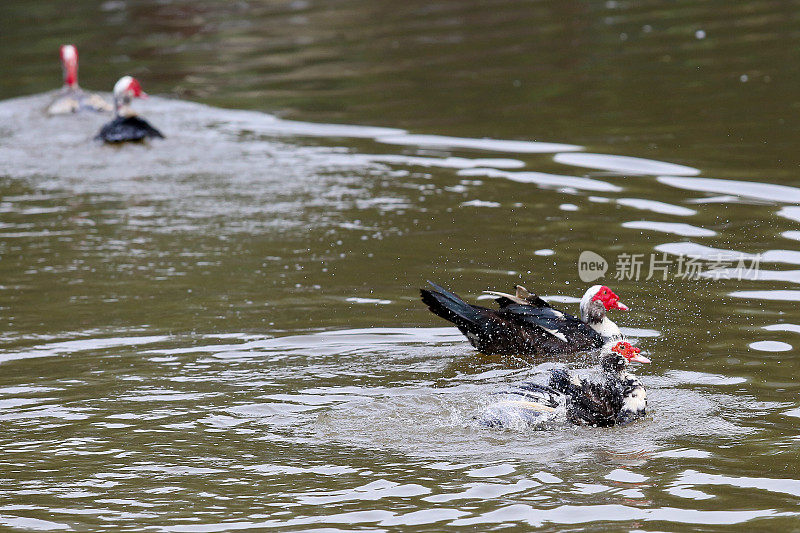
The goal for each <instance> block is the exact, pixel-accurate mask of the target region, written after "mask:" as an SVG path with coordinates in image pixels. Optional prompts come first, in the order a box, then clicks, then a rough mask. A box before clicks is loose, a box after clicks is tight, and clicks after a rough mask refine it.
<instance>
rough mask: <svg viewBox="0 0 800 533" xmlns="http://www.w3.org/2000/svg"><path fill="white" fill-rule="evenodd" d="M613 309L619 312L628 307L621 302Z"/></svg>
mask: <svg viewBox="0 0 800 533" xmlns="http://www.w3.org/2000/svg"><path fill="white" fill-rule="evenodd" d="M614 309H619V310H620V311H627V310H628V309H629V307H628V306H627V305H625V304H624V303H622V302H617V305H616V306H615V307H614ZM649 362H650V361H648V363H649Z"/></svg>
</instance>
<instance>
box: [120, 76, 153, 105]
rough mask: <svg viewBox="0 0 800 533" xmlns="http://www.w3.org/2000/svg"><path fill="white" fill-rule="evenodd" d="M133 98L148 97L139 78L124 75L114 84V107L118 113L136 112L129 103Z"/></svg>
mask: <svg viewBox="0 0 800 533" xmlns="http://www.w3.org/2000/svg"><path fill="white" fill-rule="evenodd" d="M133 98H147V93H146V92H144V91H143V90H142V86H141V85H140V84H139V80H137V79H136V78H134V77H132V76H123V77H121V78H120V79H119V81H117V83H115V84H114V109H115V111H116V113H117V114H118V115H131V114H134V113H133V111H131V110H130V108H129V107H128V105H129V104H130V103H131V100H132V99H133Z"/></svg>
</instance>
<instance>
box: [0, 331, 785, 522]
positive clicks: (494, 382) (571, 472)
mask: <svg viewBox="0 0 800 533" xmlns="http://www.w3.org/2000/svg"><path fill="white" fill-rule="evenodd" d="M65 344H66V343H64V342H55V343H44V344H40V345H37V346H34V347H31V348H29V349H26V350H20V353H19V355H20V356H21V357H22V358H27V357H43V354H49V355H50V357H47V358H45V359H43V360H42V361H41V363H40V364H39V369H40V372H41V371H45V372H46V371H47V370H48V369H49V368H50V367H64V366H65V365H66V366H69V367H72V368H75V370H78V369H84V370H85V371H89V373H88V374H86V375H85V377H80V378H77V379H75V378H72V379H63V378H58V377H56V378H55V379H48V380H45V381H41V380H37V381H38V383H37V382H32V381H28V379H29V378H34V376H35V374H29V373H27V372H25V373H24V374H27V375H23V376H20V377H18V378H17V379H16V382H17V385H16V386H14V387H6V388H2V389H0V395H1V397H0V409H2V410H3V413H2V414H1V415H0V419H2V420H3V421H4V423H5V424H6V425H7V427H8V428H9V430H10V431H9V433H14V434H16V435H21V434H24V435H26V437H24V438H16V439H14V442H10V441H9V442H6V443H4V449H5V450H6V453H7V455H6V461H7V462H6V463H5V465H6V466H7V467H10V466H11V463H13V462H14V461H16V460H18V459H21V458H22V457H23V455H24V457H25V461H26V462H28V463H29V464H37V465H38V468H39V469H41V470H46V469H48V468H52V467H54V466H55V467H56V468H57V467H58V466H57V465H59V464H60V463H61V462H62V461H64V460H66V459H69V460H70V461H71V462H72V464H73V465H74V466H73V468H72V469H71V471H70V473H69V474H67V473H66V472H64V474H63V476H60V477H58V478H57V479H53V478H50V477H46V478H37V477H28V476H26V475H23V474H22V472H19V471H18V472H17V473H15V474H11V471H10V470H7V472H9V474H8V475H7V484H6V487H5V488H4V490H3V491H2V493H3V496H4V498H9V497H12V495H14V494H23V493H24V494H28V495H34V494H35V495H36V502H37V503H35V504H33V505H27V506H24V507H18V506H17V507H9V508H8V510H15V511H16V512H20V511H22V510H25V511H28V512H31V511H36V510H39V509H41V510H47V511H48V512H49V513H51V514H50V517H51V518H50V520H49V521H48V523H47V524H42V527H44V528H56V527H57V526H58V525H60V526H61V527H66V526H67V525H68V524H69V523H71V522H73V521H74V520H79V517H81V516H86V515H88V514H92V515H102V516H104V517H105V519H104V520H105V521H106V522H105V523H106V524H108V525H114V527H124V526H125V525H126V524H140V525H158V527H159V528H160V529H166V530H169V531H196V530H202V531H216V530H222V529H231V528H233V529H237V528H239V527H241V528H250V527H261V526H264V525H265V524H267V525H269V524H274V525H277V524H281V525H287V524H306V523H309V524H310V523H316V524H336V523H339V520H340V519H342V518H341V514H347V515H348V518H347V519H346V523H348V524H370V523H376V522H379V523H385V524H387V525H388V524H395V523H397V524H406V523H415V524H433V523H439V522H447V523H450V524H452V525H458V524H466V523H492V522H495V521H498V520H500V519H499V518H498V517H499V516H504V509H505V508H506V507H507V505H508V503H507V500H505V499H504V498H502V497H508V496H512V495H513V496H514V497H515V498H521V499H522V501H536V506H535V507H532V506H530V505H529V504H526V505H525V506H526V509H527V510H526V511H525V513H523V515H521V516H520V517H517V518H509V517H505V518H503V519H502V520H501V521H508V520H522V521H531V520H533V521H536V522H537V523H538V522H552V523H565V524H566V523H583V522H588V521H596V520H598V516H597V515H596V514H594V510H593V509H594V508H595V507H596V506H609V507H612V508H614V507H615V506H629V505H633V507H632V508H639V507H641V506H645V507H646V508H647V509H649V510H647V511H646V512H644V511H645V509H643V510H642V511H643V514H642V516H641V518H642V519H643V520H658V521H668V522H679V523H681V522H682V523H687V524H699V523H708V524H723V523H739V522H741V521H743V520H746V519H749V518H745V517H744V515H742V514H741V513H739V512H734V511H728V512H724V513H722V512H711V511H700V510H697V511H693V512H692V513H689V514H686V515H680V514H679V515H674V516H667V515H662V514H660V512H659V510H658V509H659V508H660V507H652V506H651V505H650V504H649V503H648V502H652V501H654V500H657V499H662V498H664V497H665V495H667V494H672V495H676V496H680V497H682V498H690V497H692V495H693V494H694V493H695V492H697V493H699V491H700V490H701V489H703V490H705V488H706V486H707V485H710V484H725V483H728V484H731V485H733V486H738V487H749V488H752V489H755V490H760V491H774V490H779V491H783V492H788V493H789V494H794V493H793V492H792V490H793V489H791V486H792V485H791V482H790V483H788V484H786V483H783V480H780V479H773V478H769V477H764V478H761V479H758V480H746V479H745V478H739V480H738V481H737V479H735V478H730V479H728V478H726V477H725V476H720V475H711V474H708V473H704V472H703V471H702V470H700V471H698V470H697V468H699V467H701V465H702V464H703V463H704V461H705V460H706V459H707V458H709V457H711V456H712V454H714V453H716V450H717V448H718V447H719V446H720V445H723V444H725V443H733V442H736V440H737V439H738V438H741V437H742V436H744V435H748V434H752V433H754V432H759V430H757V429H755V428H752V427H750V425H749V423H748V420H749V419H755V418H761V417H764V416H765V415H767V414H769V413H772V412H776V411H778V410H780V409H782V408H784V406H783V404H773V403H768V402H766V403H765V402H759V401H756V400H755V399H753V398H747V397H742V396H741V395H740V396H738V397H736V396H733V394H734V393H735V389H733V388H732V387H734V386H736V385H737V384H742V383H744V382H745V380H742V379H731V378H726V377H724V376H719V375H714V374H705V373H702V372H667V373H663V372H659V373H660V374H662V375H661V376H658V375H652V374H649V373H642V379H643V381H644V383H645V385H646V386H647V387H648V389H649V391H648V392H649V396H650V398H651V400H650V401H651V411H652V415H649V416H648V417H647V419H645V420H644V421H642V423H641V424H638V425H636V426H633V427H627V428H622V429H617V430H608V431H602V430H601V431H598V430H595V429H592V428H578V427H573V426H568V425H562V426H557V427H554V428H552V429H549V430H545V431H524V430H523V431H514V430H505V431H495V430H488V429H486V428H481V427H479V426H477V425H476V424H475V423H474V421H473V420H472V418H471V417H472V415H473V414H474V413H475V412H476V410H477V409H479V408H480V406H482V405H486V404H487V403H488V402H491V401H493V397H494V395H493V393H494V392H497V391H499V390H502V389H503V387H505V386H506V384H508V383H509V382H514V381H518V380H524V379H530V378H533V379H543V378H544V375H543V372H544V371H545V370H546V368H549V366H550V365H549V364H545V365H542V366H541V367H533V368H524V369H520V370H508V369H506V368H504V367H503V366H502V365H498V364H489V365H488V366H486V367H484V368H482V369H480V373H479V374H475V373H474V370H473V371H471V372H470V373H466V374H465V373H463V372H462V371H460V370H455V369H453V368H452V367H451V361H452V355H451V353H452V351H453V349H455V348H457V347H459V345H463V341H462V340H461V334H460V333H459V332H458V331H456V330H455V329H454V328H432V329H419V328H370V329H360V330H337V331H332V332H324V333H317V334H307V335H295V336H289V337H279V338H263V337H262V338H257V337H253V336H249V335H225V336H193V337H191V338H179V337H164V338H152V337H141V336H133V337H119V338H106V339H103V340H102V341H100V340H99V339H98V340H95V341H87V342H77V341H76V342H75V345H74V346H72V347H71V348H70V349H69V350H68V351H66V348H68V347H67V346H65ZM137 346H141V347H142V348H139V349H137ZM462 349H463V347H462ZM98 358H100V359H102V360H104V361H105V362H106V363H105V364H104V365H103V366H102V367H100V369H98V370H97V371H95V372H91V371H90V370H91V368H92V367H93V366H94V361H96V360H97V359H98ZM5 364H9V363H8V362H6V363H5ZM73 375H76V376H77V375H80V374H73ZM540 376H541V377H540ZM698 385H702V387H703V388H702V389H698V388H696V387H697V386H698ZM97 391H103V394H101V395H98V394H96V392H97ZM66 399H69V402H68V403H67V404H66V405H65V404H64V400H66ZM67 405H68V407H67ZM687 410H692V411H693V412H694V413H695V417H694V418H693V423H692V424H685V423H684V415H683V413H685V412H686V411H687ZM121 430H122V431H121ZM66 432H70V433H71V434H72V435H73V436H72V437H70V438H69V439H67V440H63V439H62V438H61V436H60V435H62V434H64V433H66ZM676 441H692V442H694V443H695V447H694V448H692V449H685V448H678V449H676V448H675V444H674V443H675V442H676ZM320 442H322V443H325V444H324V446H322V447H320V446H319V444H318V443H320ZM312 450H313V451H312ZM156 451H157V452H158V453H157V454H155V455H154V454H153V452H156ZM301 457H302V459H300V458H301ZM401 457H402V458H403V459H402V460H401V459H400V458H401ZM676 457H680V458H684V461H678V462H676V461H674V459H673V458H676ZM359 458H362V459H359ZM692 458H694V459H693V460H692ZM686 460H692V462H691V463H689V464H692V465H696V466H695V470H686V468H687V466H688V465H687V464H686V462H685V461H686ZM362 461H364V462H362ZM381 464H383V465H385V466H380V465H381ZM390 464H394V466H393V467H390V466H389V465H390ZM387 469H388V470H387ZM417 471H425V472H426V476H424V477H419V476H418V475H417V473H416V472H417ZM654 471H657V472H659V475H658V477H654V476H653V474H652V472H654ZM589 472H593V474H592V477H591V478H587V474H588V473H589ZM598 474H599V477H598ZM65 476H66V477H65ZM589 479H594V480H595V481H594V482H591V483H587V480H589ZM66 480H68V483H66V484H65V481H66ZM334 480H335V482H334ZM330 483H333V485H332V486H330V487H329V486H328V485H329V484H330ZM782 483H783V484H782ZM794 483H795V484H796V482H794ZM266 487H270V488H269V490H268V493H267V494H258V493H259V492H261V491H260V488H266ZM783 487H785V488H783ZM253 488H254V489H256V492H255V493H251V492H250V491H251V489H253ZM242 493H250V494H251V495H250V496H249V497H248V499H249V500H251V501H250V503H249V504H248V506H247V507H248V508H250V509H251V508H252V506H253V505H254V504H253V502H254V501H255V502H256V504H258V505H267V507H265V509H264V512H263V513H262V516H260V517H254V516H253V515H252V513H250V512H249V511H248V510H247V509H241V510H238V509H236V508H235V507H231V508H229V509H228V511H227V513H226V516H225V520H224V521H222V522H220V523H218V524H216V525H215V524H214V521H213V520H212V521H210V523H209V524H206V525H203V526H200V525H199V524H198V525H193V524H192V523H191V522H192V521H188V523H187V520H186V517H185V516H183V512H182V511H181V509H182V508H183V506H184V505H191V506H192V507H193V509H194V513H193V514H196V513H202V512H208V513H210V514H212V515H213V514H215V513H214V512H213V509H214V508H215V505H218V504H219V502H220V501H223V502H224V501H227V499H228V498H231V497H234V496H235V495H236V494H242ZM704 494H705V493H704ZM707 497H708V498H715V499H722V500H725V501H726V502H727V503H726V504H723V505H735V502H736V500H737V496H735V495H726V494H724V493H719V494H707ZM89 502H91V505H90V506H88V507H87V506H85V505H84V504H85V503H89ZM267 502H273V503H281V506H282V507H289V508H291V509H292V511H291V513H289V515H288V516H286V517H284V516H282V515H281V514H277V513H276V512H275V510H273V509H271V508H272V507H273V506H272V505H268V504H267ZM367 502H371V503H369V504H367ZM452 502H460V504H459V506H458V509H459V511H458V512H457V513H456V514H452V513H449V512H448V508H449V507H448V505H451V504H452ZM468 502H483V504H482V505H481V506H480V507H479V508H475V507H472V506H471V505H466V506H465V505H464V504H465V503H468ZM353 503H358V504H360V505H364V504H367V508H371V509H375V510H374V511H370V512H367V511H365V510H361V511H359V512H360V513H363V516H361V515H353V514H352V512H351V511H348V509H350V508H349V507H348V506H349V505H351V504H353ZM409 504H412V505H414V506H416V507H418V508H419V510H417V511H413V512H412V514H414V517H413V519H412V518H411V517H409V508H408V507H407V506H408V505H409ZM320 505H324V506H325V507H326V509H327V512H326V514H324V515H317V512H316V511H314V510H315V509H318V508H319V507H318V506H320ZM375 505H377V506H378V507H377V508H376V507H374V506H375ZM518 505H519V504H518ZM565 506H567V507H570V508H574V509H576V510H577V509H579V508H583V509H588V510H590V511H592V512H587V513H586V514H583V512H579V513H578V514H575V513H573V514H571V515H562V514H561V511H559V509H563V508H564V507H565ZM362 509H363V508H362ZM412 509H413V507H412ZM425 509H427V510H425ZM534 509H536V512H534ZM773 512H774V511H773V510H771V509H763V510H759V511H757V510H752V511H750V512H749V513H748V514H747V515H746V516H747V517H750V518H752V517H767V516H771V515H772V513H773ZM375 513H377V515H376V514H375ZM315 515H316V516H315ZM580 516H583V518H578V517H580ZM624 516H627V515H619V514H618V513H616V512H609V514H608V516H607V517H606V518H605V519H607V520H625V519H626V518H624ZM24 520H25V519H20V522H16V521H15V519H11V518H8V522H7V524H8V525H17V526H19V524H23V523H24ZM237 524H238V525H237ZM45 526H47V527H45Z"/></svg>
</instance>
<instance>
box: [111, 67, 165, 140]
mask: <svg viewBox="0 0 800 533" xmlns="http://www.w3.org/2000/svg"><path fill="white" fill-rule="evenodd" d="M134 98H147V93H145V92H144V91H143V90H142V86H141V85H140V84H139V80H137V79H136V78H132V77H131V76H123V77H122V78H120V79H119V81H117V83H116V84H115V85H114V115H115V116H114V120H112V121H111V122H109V123H107V124H106V125H105V126H103V127H102V128H101V129H100V132H99V133H98V134H97V136H96V137H95V139H98V140H102V141H105V142H107V143H123V142H132V141H142V140H144V139H150V138H156V137H158V138H161V139H163V138H164V135H162V133H161V132H160V131H158V130H157V129H155V128H154V127H153V126H151V125H150V123H149V122H147V121H146V120H144V119H143V118H139V117H138V116H137V115H136V112H135V111H133V109H131V106H130V105H131V100H133V99H134Z"/></svg>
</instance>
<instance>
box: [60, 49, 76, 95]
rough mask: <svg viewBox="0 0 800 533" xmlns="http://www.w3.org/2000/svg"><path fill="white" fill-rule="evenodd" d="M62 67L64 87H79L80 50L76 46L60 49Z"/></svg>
mask: <svg viewBox="0 0 800 533" xmlns="http://www.w3.org/2000/svg"><path fill="white" fill-rule="evenodd" d="M59 54H60V55H61V66H62V67H63V69H64V85H66V86H67V87H77V86H78V49H77V48H75V45H72V44H65V45H62V46H61V48H60V49H59Z"/></svg>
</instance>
